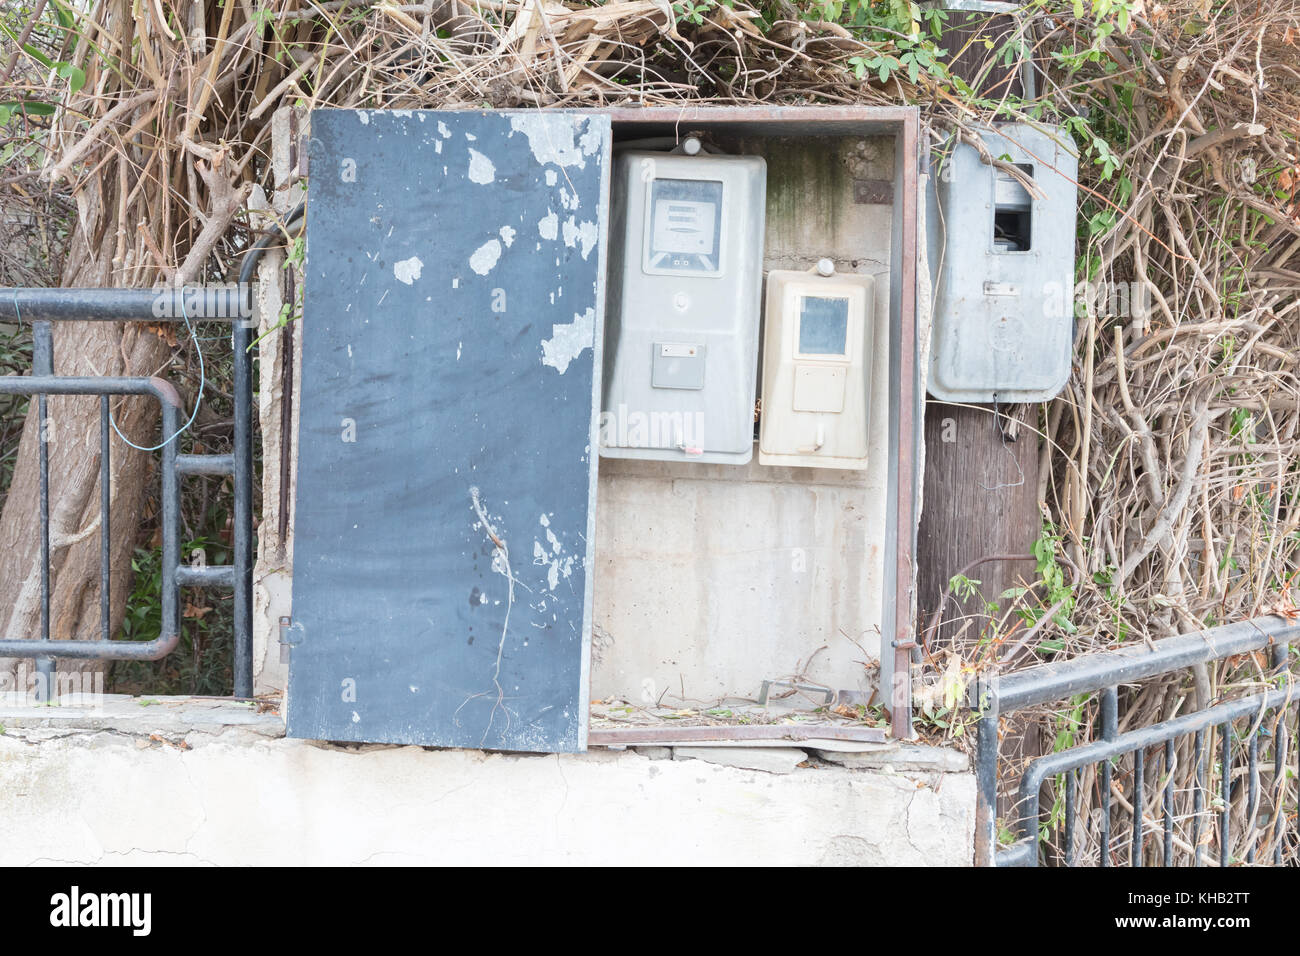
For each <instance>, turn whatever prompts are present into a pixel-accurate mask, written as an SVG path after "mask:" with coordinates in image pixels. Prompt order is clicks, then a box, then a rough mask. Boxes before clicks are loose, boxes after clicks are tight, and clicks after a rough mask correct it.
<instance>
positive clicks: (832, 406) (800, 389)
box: [758, 260, 875, 469]
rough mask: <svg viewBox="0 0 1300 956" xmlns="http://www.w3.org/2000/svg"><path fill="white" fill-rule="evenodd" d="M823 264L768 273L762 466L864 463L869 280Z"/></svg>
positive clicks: (871, 282) (871, 293)
mask: <svg viewBox="0 0 1300 956" xmlns="http://www.w3.org/2000/svg"><path fill="white" fill-rule="evenodd" d="M823 265H824V269H823V271H822V272H821V273H819V272H818V271H810V272H791V271H785V270H773V271H772V272H770V273H768V276H767V309H766V323H765V330H764V333H763V416H762V426H761V429H760V433H759V444H758V461H759V463H760V464H763V465H795V466H802V467H812V468H857V469H862V468H866V467H867V424H868V415H869V414H870V393H871V362H872V356H873V354H874V352H873V349H872V325H873V322H872V307H873V305H874V299H875V280H874V279H873V278H872V277H871V276H867V275H849V274H840V275H836V274H833V268H832V267H831V265H830V263H829V261H825V260H824V261H823Z"/></svg>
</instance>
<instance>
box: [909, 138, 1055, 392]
mask: <svg viewBox="0 0 1300 956" xmlns="http://www.w3.org/2000/svg"><path fill="white" fill-rule="evenodd" d="M979 132H980V136H981V138H982V139H983V141H984V144H985V146H986V148H987V150H988V154H989V156H990V157H992V158H993V159H994V160H1001V161H1003V162H1006V163H1008V164H1010V165H1013V166H1014V167H1015V168H1016V170H1017V171H1018V172H1019V173H1020V174H1021V175H1023V177H1024V178H1025V179H1026V180H1028V181H1029V182H1032V183H1033V186H1034V190H1033V191H1032V192H1031V191H1030V190H1029V189H1027V188H1026V186H1025V184H1024V183H1023V182H1021V180H1020V179H1019V178H1017V176H1016V174H1015V173H1013V172H1011V171H1009V170H1007V169H1005V168H998V167H995V166H992V165H990V164H988V163H986V162H984V161H983V159H982V158H981V156H980V153H979V151H978V150H977V149H976V148H975V147H973V146H971V145H968V144H966V143H961V142H959V143H956V144H955V145H952V147H951V149H950V150H949V151H948V153H947V155H946V156H945V157H944V158H943V160H942V161H941V163H939V164H938V165H937V166H936V168H935V169H934V170H933V171H932V175H931V179H930V189H929V194H928V196H927V201H928V208H927V222H926V228H927V231H928V233H929V240H930V241H929V255H930V268H931V269H932V270H933V271H934V313H933V319H932V325H931V338H930V375H929V383H928V389H929V392H930V394H931V395H933V396H934V397H935V398H939V399H943V400H946V401H955V402H1005V403H1015V402H1041V401H1046V400H1048V399H1050V398H1053V397H1055V396H1056V395H1057V394H1058V393H1059V392H1060V391H1061V389H1062V388H1064V387H1065V383H1066V382H1067V381H1068V380H1069V377H1070V355H1071V344H1072V340H1073V330H1074V307H1073V301H1074V299H1073V290H1074V229H1075V213H1076V205H1077V199H1078V195H1077V187H1076V185H1075V184H1076V182H1077V179H1078V167H1079V160H1078V155H1077V153H1076V151H1075V148H1074V142H1073V140H1071V138H1070V135H1069V133H1068V132H1066V131H1065V130H1064V129H1062V128H1060V127H1056V126H1045V125H1033V126H1031V125H1028V124H1023V123H1014V124H1007V125H1005V126H999V127H997V128H996V129H992V128H984V129H981V130H980V131H979ZM1035 193H1036V194H1037V195H1035Z"/></svg>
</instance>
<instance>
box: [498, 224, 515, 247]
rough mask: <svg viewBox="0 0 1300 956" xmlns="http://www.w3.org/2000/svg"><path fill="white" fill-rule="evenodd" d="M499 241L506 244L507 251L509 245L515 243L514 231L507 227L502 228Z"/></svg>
mask: <svg viewBox="0 0 1300 956" xmlns="http://www.w3.org/2000/svg"><path fill="white" fill-rule="evenodd" d="M501 241H502V242H504V243H505V244H506V248H507V249H509V248H510V244H511V243H513V242H514V241H515V231H514V230H513V229H512V228H510V227H509V226H502V227H501Z"/></svg>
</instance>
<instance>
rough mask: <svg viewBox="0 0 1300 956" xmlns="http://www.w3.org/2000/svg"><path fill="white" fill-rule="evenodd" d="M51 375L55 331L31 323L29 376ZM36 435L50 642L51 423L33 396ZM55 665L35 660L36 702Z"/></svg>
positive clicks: (45, 625) (45, 634) (45, 632)
mask: <svg viewBox="0 0 1300 956" xmlns="http://www.w3.org/2000/svg"><path fill="white" fill-rule="evenodd" d="M53 374H54V332H53V329H52V328H51V326H50V323H49V322H48V321H45V320H38V321H36V322H33V323H32V375H36V376H50V375H53ZM36 418H37V425H38V428H37V433H38V436H39V439H40V441H39V444H40V470H41V477H40V482H41V490H40V497H41V502H40V507H41V640H43V641H48V640H49V639H50V430H49V429H50V421H49V406H48V397H47V396H46V395H45V394H44V393H42V394H39V395H37V396H36ZM54 680H55V664H54V658H52V657H38V658H36V700H37V701H39V702H41V703H48V702H49V701H50V700H52V699H53V697H54Z"/></svg>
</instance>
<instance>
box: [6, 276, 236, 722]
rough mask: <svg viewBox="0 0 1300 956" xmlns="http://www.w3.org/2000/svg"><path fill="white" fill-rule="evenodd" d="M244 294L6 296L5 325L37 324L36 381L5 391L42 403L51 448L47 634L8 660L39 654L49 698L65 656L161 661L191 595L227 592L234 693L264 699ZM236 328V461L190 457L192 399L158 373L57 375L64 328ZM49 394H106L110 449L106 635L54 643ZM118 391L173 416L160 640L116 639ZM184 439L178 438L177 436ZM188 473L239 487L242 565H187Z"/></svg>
mask: <svg viewBox="0 0 1300 956" xmlns="http://www.w3.org/2000/svg"><path fill="white" fill-rule="evenodd" d="M245 289H246V286H245V285H243V284H242V283H241V285H240V287H238V288H207V289H205V288H190V289H168V290H163V291H155V290H148V289H0V321H22V322H30V323H31V325H32V334H33V349H32V374H31V375H22V376H18V375H14V376H3V377H0V394H18V395H35V396H36V401H37V417H38V421H39V422H40V427H41V434H42V440H41V442H40V445H39V455H40V535H41V549H40V551H41V629H40V634H38V635H36V636H35V637H34V639H17V640H12V639H11V640H0V658H4V657H10V658H35V660H36V677H37V679H36V687H35V690H36V695H37V699H38V700H48V699H49V697H50V696H51V694H52V693H53V689H54V686H55V660H56V659H57V658H70V659H79V660H105V661H108V660H158V659H160V658H162V657H165V656H166V655H167V654H169V653H171V652H172V651H173V650H174V649H175V648H176V646H177V644H178V643H179V641H180V600H179V598H180V595H179V591H180V588H181V587H213V588H224V589H229V590H232V591H233V592H234V696H235V697H251V696H252V694H253V668H252V633H253V601H252V597H253V536H252V535H253V445H252V394H253V392H252V363H253V359H252V355H251V353H250V351H249V346H250V344H251V341H252V329H251V326H250V323H249V322H247V321H244V317H245V316H247V315H248V314H249V311H250V309H249V303H248V301H247V295H246V292H245V291H244V290H245ZM183 319H188V320H189V321H214V320H215V321H226V322H230V323H232V329H231V345H232V348H233V352H234V447H233V450H232V452H231V453H230V454H225V455H183V454H180V453H179V452H178V451H177V447H176V446H177V443H178V440H179V436H177V435H176V433H177V429H178V419H179V417H180V409H181V400H180V396H179V395H178V394H177V392H176V389H175V388H173V387H172V386H171V385H170V384H169V383H168V382H166V381H165V380H163V379H160V378H156V377H96V376H67V375H55V374H54V336H53V323H54V322H85V321H106V322H135V321H144V322H180V321H182V320H183ZM49 395H89V396H95V395H97V396H99V399H100V416H99V418H100V421H99V432H100V434H99V439H100V443H99V447H100V462H99V468H100V475H99V484H100V509H101V511H100V527H99V538H100V579H99V590H100V594H99V599H100V638H99V640H84V641H83V640H52V639H51V634H50V596H51V589H52V582H51V579H50V571H51V566H50V490H51V489H50V470H49V465H50V463H49V447H48V443H47V442H46V441H45V440H44V435H45V434H46V429H47V423H48V418H47V415H48V410H47V407H46V397H47V396H49ZM117 395H149V396H153V397H154V398H156V399H157V400H158V403H159V405H160V407H161V410H162V415H161V418H162V435H163V438H164V442H163V444H162V446H161V448H160V449H159V451H160V453H161V486H162V487H161V508H160V514H159V523H160V531H161V537H162V569H161V585H160V586H161V591H162V593H161V595H160V598H161V627H160V632H159V634H158V635H157V636H156V637H154V638H153V639H151V640H144V641H135V640H114V639H113V636H112V633H111V621H110V617H111V602H110V596H111V590H110V589H111V587H112V586H113V580H112V567H111V565H110V552H111V548H112V526H111V520H110V512H111V479H110V475H111V462H112V448H111V446H112V435H111V431H110V425H111V420H110V410H109V401H110V398H111V397H112V396H117ZM173 436H176V438H175V440H171V439H172V437H173ZM186 475H229V476H230V477H231V478H232V479H233V481H234V495H233V497H234V514H233V522H232V523H233V562H232V564H230V565H225V566H211V567H190V566H187V565H183V564H182V563H181V537H180V536H181V522H180V481H181V479H182V478H183V477H184V476H186Z"/></svg>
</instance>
